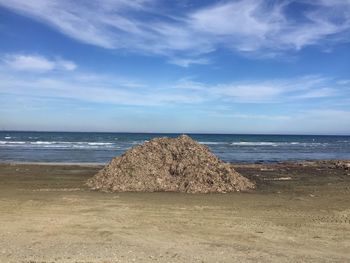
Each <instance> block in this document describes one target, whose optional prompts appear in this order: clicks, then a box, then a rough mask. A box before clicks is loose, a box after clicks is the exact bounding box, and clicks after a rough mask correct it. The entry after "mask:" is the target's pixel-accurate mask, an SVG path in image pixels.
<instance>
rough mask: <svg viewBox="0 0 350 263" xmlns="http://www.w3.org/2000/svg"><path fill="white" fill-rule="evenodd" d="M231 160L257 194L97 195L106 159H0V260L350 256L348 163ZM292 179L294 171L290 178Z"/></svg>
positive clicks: (340, 259)
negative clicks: (96, 162) (96, 178)
mask: <svg viewBox="0 0 350 263" xmlns="http://www.w3.org/2000/svg"><path fill="white" fill-rule="evenodd" d="M329 167H330V166H329V165H328V164H327V163H323V164H322V163H304V164H297V163H294V164H292V163H289V164H288V163H286V164H278V165H235V169H236V170H237V171H238V172H240V173H241V174H242V175H245V176H247V177H249V178H251V179H253V180H257V182H258V189H257V190H256V191H255V192H252V193H230V194H198V195H193V194H181V193H118V194H117V193H100V192H94V191H89V190H88V189H87V188H86V186H84V182H85V181H86V180H87V179H88V178H90V177H91V176H93V175H94V174H95V173H96V172H97V170H98V169H100V168H101V167H100V166H88V167H84V166H71V165H70V166H68V165H54V166H49V165H23V164H21V165H6V164H2V165H0V262H4V263H6V262H16V263H17V262H36V263H38V262H80V263H83V262H84V263H87V262H101V263H102V262H104V263H106V262H133V261H135V262H157V261H158V262H350V235H349V233H350V175H349V170H344V169H340V168H334V167H332V168H329ZM286 178H288V179H286Z"/></svg>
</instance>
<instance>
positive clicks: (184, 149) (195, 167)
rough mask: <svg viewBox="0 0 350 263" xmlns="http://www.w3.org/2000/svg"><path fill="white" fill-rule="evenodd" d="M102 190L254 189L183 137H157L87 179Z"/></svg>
mask: <svg viewBox="0 0 350 263" xmlns="http://www.w3.org/2000/svg"><path fill="white" fill-rule="evenodd" d="M87 184H88V186H90V187H91V188H92V189H95V190H103V191H115V192H126V191H142V192H157V191H174V192H187V193H210V192H218V193H225V192H234V191H245V190H249V189H253V188H255V184H254V183H252V182H251V181H249V180H248V179H247V178H245V177H243V176H241V175H240V174H238V173H237V172H236V171H235V170H234V169H233V168H232V166H231V165H230V164H228V163H224V162H222V161H220V160H219V159H218V158H217V157H216V156H215V155H214V154H212V153H211V152H210V151H209V149H208V148H207V147H206V146H203V145H201V144H199V143H197V142H196V141H194V140H192V139H191V138H190V137H188V136H186V135H182V136H179V137H178V138H175V139H171V138H156V139H153V140H151V141H149V142H146V143H144V144H143V145H139V146H136V147H134V148H132V149H130V150H128V151H127V152H126V153H124V154H123V155H121V156H120V157H116V158H114V159H113V160H112V161H111V162H110V163H109V164H108V165H106V167H105V168H103V169H102V170H101V171H100V172H98V173H97V174H96V175H95V176H94V177H93V178H91V179H90V180H88V182H87Z"/></svg>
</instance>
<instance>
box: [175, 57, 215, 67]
mask: <svg viewBox="0 0 350 263" xmlns="http://www.w3.org/2000/svg"><path fill="white" fill-rule="evenodd" d="M169 63H171V64H174V65H178V66H181V67H184V68H187V67H189V66H190V65H194V64H197V65H207V64H210V61H209V59H206V58H172V59H170V60H169Z"/></svg>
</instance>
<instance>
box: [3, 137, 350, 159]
mask: <svg viewBox="0 0 350 263" xmlns="http://www.w3.org/2000/svg"><path fill="white" fill-rule="evenodd" d="M178 135H179V134H173V133H171V134H163V133H94V132H18V131H0V162H2V163H4V162H52V163H101V164H102V163H103V164H104V163H107V162H109V161H110V160H111V159H112V158H113V157H115V156H119V155H121V154H123V153H124V152H125V151H127V150H128V149H130V148H132V147H134V146H136V145H139V144H142V143H144V142H146V141H149V140H151V139H152V138H155V137H164V136H166V137H176V136H178ZM188 135H189V136H190V137H192V138H193V139H195V140H197V141H198V142H199V143H200V144H203V145H206V146H208V147H209V148H210V150H211V151H212V152H213V153H214V154H216V155H217V156H218V157H219V158H220V159H222V160H224V161H227V162H235V163H237V162H239V163H264V162H266V163H271V162H283V161H300V160H328V159H339V160H341V159H350V136H320V135H245V134H188Z"/></svg>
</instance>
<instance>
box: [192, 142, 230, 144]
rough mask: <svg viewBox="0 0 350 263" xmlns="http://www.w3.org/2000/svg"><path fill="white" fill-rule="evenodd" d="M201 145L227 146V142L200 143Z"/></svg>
mask: <svg viewBox="0 0 350 263" xmlns="http://www.w3.org/2000/svg"><path fill="white" fill-rule="evenodd" d="M199 143H200V144H206V145H215V144H226V143H227V142H199Z"/></svg>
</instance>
